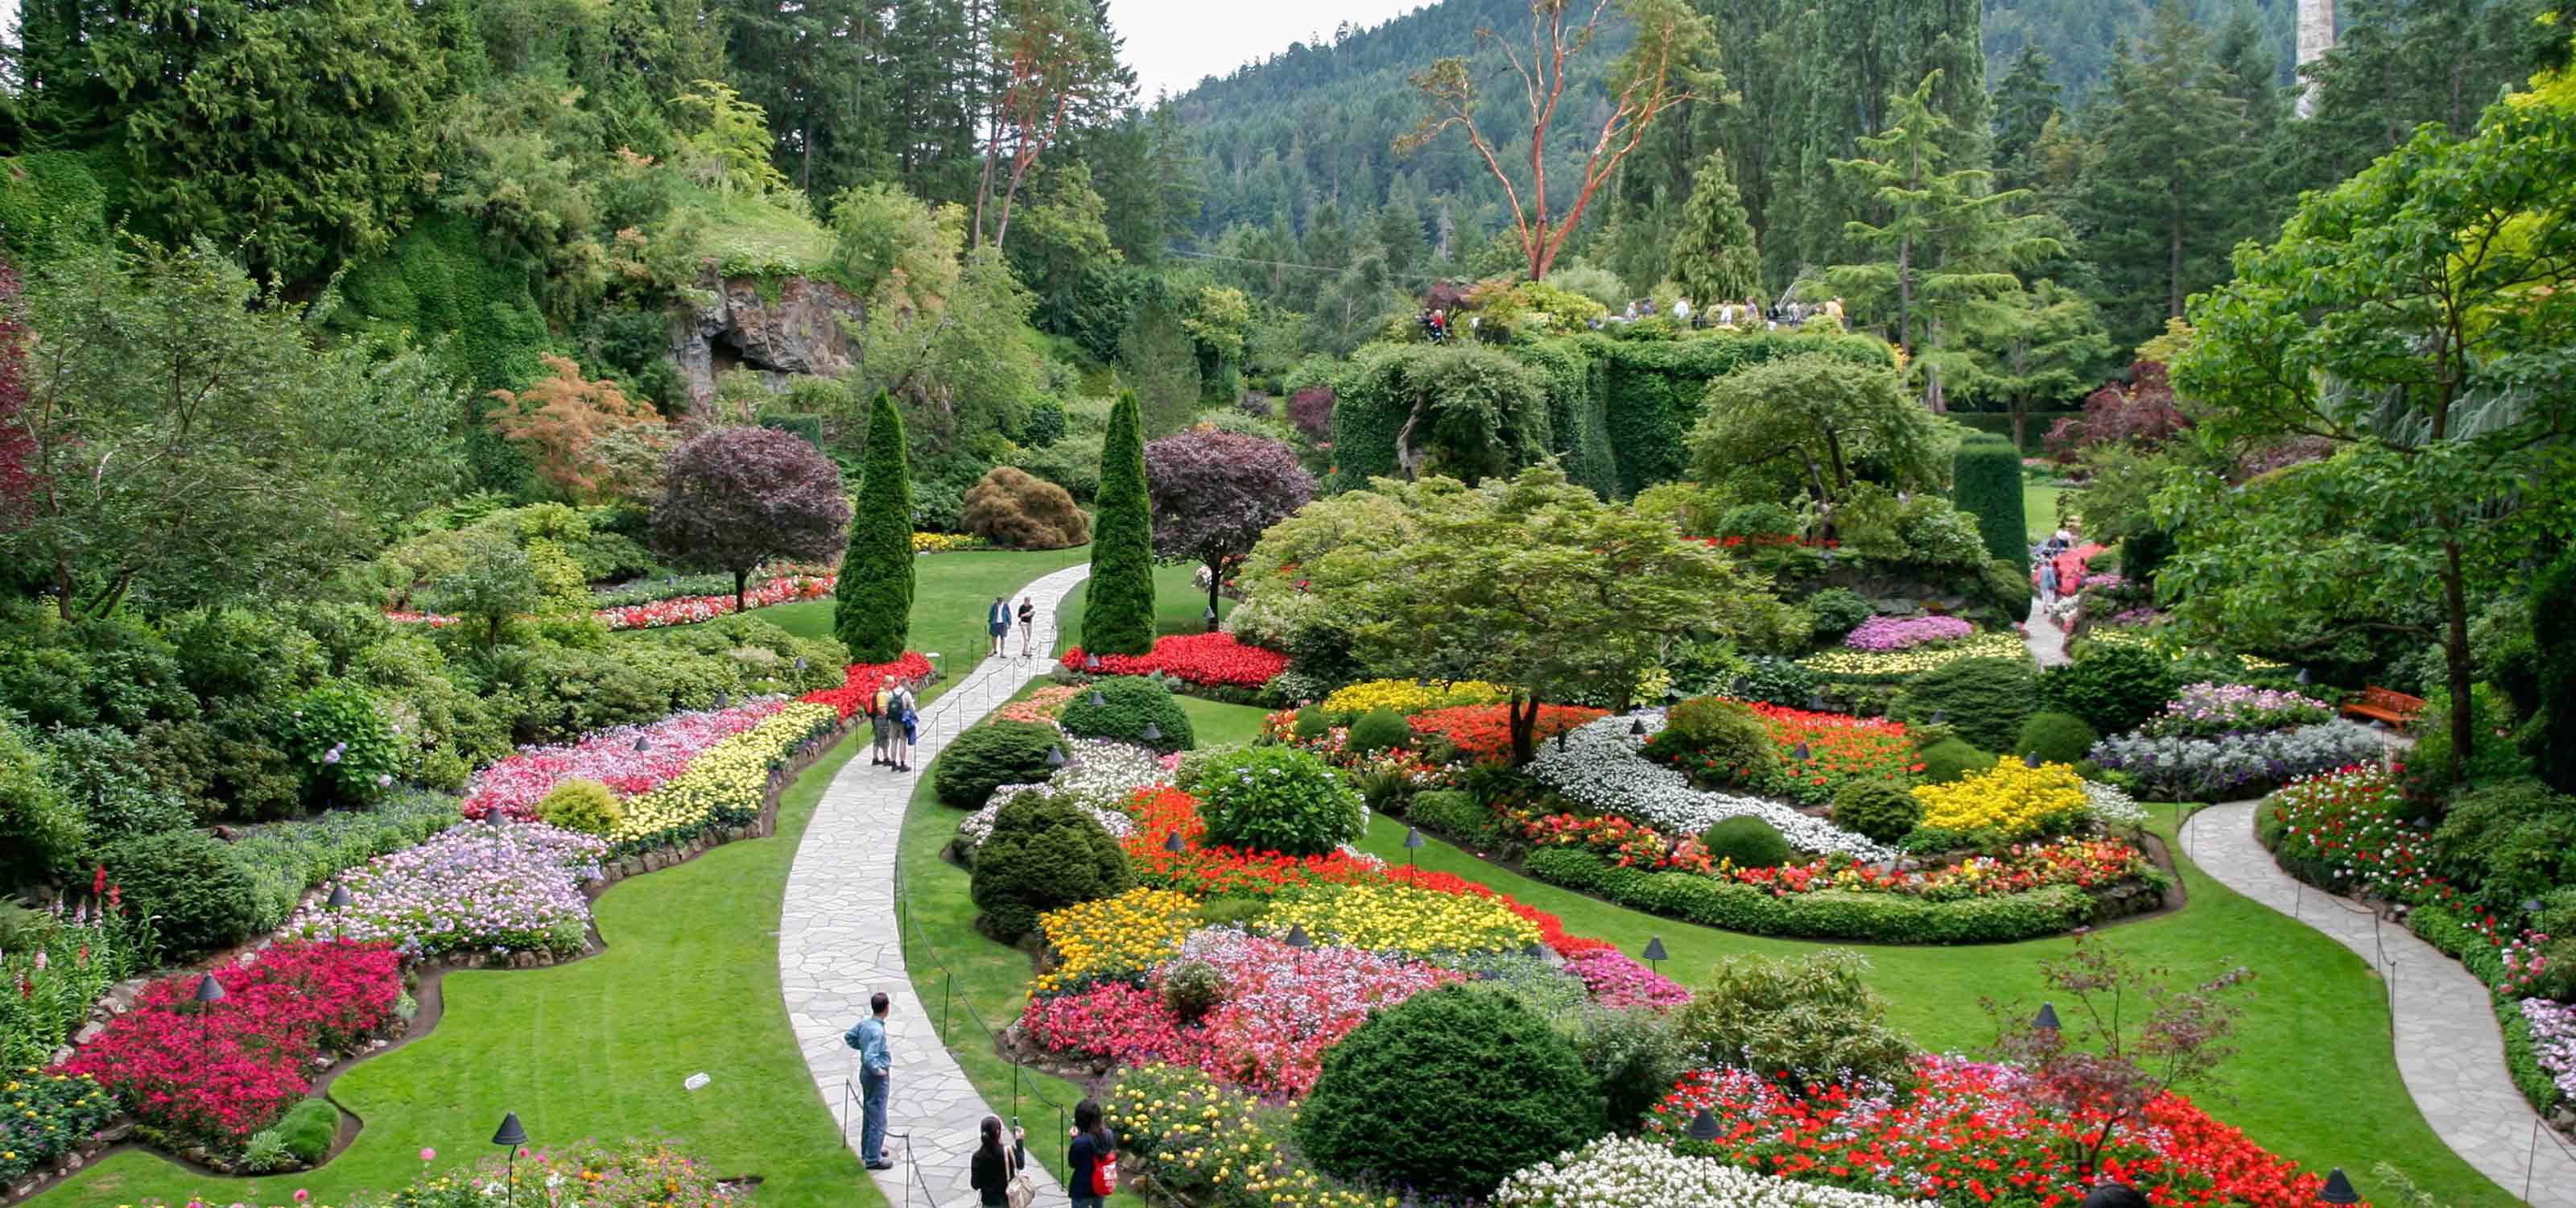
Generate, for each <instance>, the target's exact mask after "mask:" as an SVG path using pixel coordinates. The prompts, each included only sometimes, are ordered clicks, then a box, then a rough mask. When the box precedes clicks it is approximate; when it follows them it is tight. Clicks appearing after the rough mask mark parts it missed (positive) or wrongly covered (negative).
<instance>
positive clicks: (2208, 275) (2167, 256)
mask: <svg viewBox="0 0 2576 1208" xmlns="http://www.w3.org/2000/svg"><path fill="white" fill-rule="evenodd" d="M2211 55H2212V48H2211V40H2210V37H2209V35H2208V34H2207V33H2206V32H2204V31H2202V30H2201V29H2200V28H2199V27H2198V26H2196V25H2193V24H2192V21H2191V14H2190V13H2189V11H2188V10H2186V9H2185V8H2184V7H2183V3H2182V0H2166V3H2165V4H2164V6H2163V7H2162V8H2160V9H2158V10H2157V11H2156V19H2155V26H2154V28H2153V30H2152V31H2151V33H2150V36H2149V38H2148V40H2147V42H2146V44H2145V45H2144V46H2142V47H2140V48H2138V50H2136V51H2135V52H2132V51H2131V50H2130V49H2129V48H2128V47H2127V46H2125V45H2123V46H2121V47H2120V48H2118V49H2117V50H2116V51H2115V52H2114V53H2113V55H2112V60H2111V98H2110V101H2109V104H2108V105H2107V106H2106V107H2105V109H2104V110H2103V125H2102V128H2101V132H2100V134H2099V141H2100V143H2101V155H2100V157H2099V158H2098V159H2097V160H2095V161H2094V163H2093V164H2092V166H2091V168H2090V170H2089V171H2087V172H2086V174H2085V179H2084V182H2083V184H2082V185H2081V186H2080V187H2079V189H2078V198H2077V217H2078V223H2079V225H2080V226H2082V227H2083V228H2084V229H2086V230H2087V231H2089V232H2090V235H2089V236H2088V237H2087V239H2086V244H2085V248H2086V251H2087V253H2088V254H2089V255H2090V257H2091V259H2092V262H2093V265H2094V268H2095V270H2096V271H2097V272H2099V273H2100V275H2101V282H2102V286H2103V290H2102V292H2103V294H2104V296H2105V298H2104V306H2103V313H2104V319H2105V321H2106V322H2107V323H2108V324H2109V325H2110V328H2111V332H2112V335H2113V336H2114V337H2116V338H2118V339H2120V340H2121V341H2123V342H2125V343H2131V344H2134V343H2136V342H2138V341H2140V340H2143V339H2146V338H2147V337H2149V336H2152V335H2154V334H2155V333H2156V332H2158V331H2161V330H2163V329H2164V323H2165V320H2166V319H2168V318H2180V317H2182V303H2183V299H2184V298H2186V297H2189V296H2190V295H2191V294H2192V293H2193V292H2195V291H2198V290H2202V289H2206V288H2208V287H2210V286H2212V285H2215V284H2217V283H2219V282H2221V281H2223V280H2225V279H2226V278H2227V249H2228V248H2229V247H2231V246H2233V245H2232V244H2230V243H2228V242H2227V240H2229V239H2231V238H2233V236H2232V235H2231V234H2230V232H2232V231H2236V230H2240V229H2242V224H2241V223H2240V222H2239V220H2238V210H2239V208H2240V206H2241V204H2242V200H2243V198H2242V195H2241V193H2240V192H2239V191H2238V190H2237V188H2236V187H2235V186H2234V185H2233V184H2232V183H2231V181H2230V173H2231V171H2232V170H2234V169H2238V168H2241V167H2242V166H2243V165H2242V163H2241V162H2240V161H2241V157H2242V154H2243V153H2242V151H2241V149H2240V148H2241V146H2242V144H2241V138H2242V135H2243V132H2244V125H2245V119H2244V106H2243V105H2241V104H2239V103H2237V102H2235V101H2233V100H2231V99H2229V97H2228V96H2227V94H2226V93H2225V92H2223V91H2221V90H2220V89H2219V87H2218V83H2219V80H2220V77H2221V74H2222V73H2220V72H2219V71H2218V69H2217V66H2216V64H2215V63H2214V62H2213V61H2212V57H2211Z"/></svg>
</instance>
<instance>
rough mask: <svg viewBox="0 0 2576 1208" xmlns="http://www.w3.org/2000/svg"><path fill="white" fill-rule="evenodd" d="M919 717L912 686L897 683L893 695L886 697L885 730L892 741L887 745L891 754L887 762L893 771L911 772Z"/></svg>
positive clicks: (917, 737) (917, 738)
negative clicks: (886, 729) (913, 746)
mask: <svg viewBox="0 0 2576 1208" xmlns="http://www.w3.org/2000/svg"><path fill="white" fill-rule="evenodd" d="M920 716H921V714H920V712H919V710H918V709H917V708H916V706H915V704H914V697H913V695H912V685H910V684H908V683H903V682H901V681H897V682H896V683H895V686H894V692H893V694H892V695H890V696H888V697H886V721H887V723H888V725H887V728H888V729H889V730H890V731H892V733H891V735H890V737H891V738H892V739H893V742H892V743H891V744H889V745H890V746H892V748H893V752H892V754H891V756H890V757H889V758H888V760H887V762H889V763H891V764H893V765H894V770H895V771H898V772H909V771H911V770H912V744H913V743H914V742H916V741H919V730H918V729H917V728H916V727H917V724H918V719H919V718H920Z"/></svg>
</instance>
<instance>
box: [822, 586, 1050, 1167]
mask: <svg viewBox="0 0 2576 1208" xmlns="http://www.w3.org/2000/svg"><path fill="white" fill-rule="evenodd" d="M1090 573H1091V567H1090V566H1089V565H1087V564H1086V565H1082V566H1074V567H1068V568H1066V569H1064V570H1060V571H1056V572H1055V573H1053V574H1050V575H1047V576H1045V577H1043V578H1040V579H1038V580H1037V581H1035V582H1033V583H1030V584H1029V585H1028V586H1027V587H1025V588H1023V589H1021V590H1020V591H1015V592H1012V593H1011V604H1012V606H1013V607H1015V608H1016V607H1017V606H1018V605H1019V600H1020V597H1021V596H1023V595H1026V596H1028V597H1030V598H1031V599H1032V600H1034V601H1035V602H1036V603H1037V615H1038V622H1037V628H1038V632H1037V635H1036V637H1037V640H1036V642H1035V644H1034V646H1033V647H1032V648H1033V649H1034V650H1037V651H1040V652H1046V651H1051V650H1052V649H1053V644H1054V641H1055V637H1056V622H1055V616H1056V606H1057V604H1058V603H1060V602H1061V601H1062V600H1063V599H1064V594H1065V593H1066V592H1068V591H1070V590H1072V589H1073V586H1074V585H1075V584H1077V583H1080V582H1082V580H1083V579H1084V578H1085V577H1086V576H1088V575H1089V574H1090ZM1019 638H1020V635H1019V634H1018V633H1017V632H1016V631H1015V632H1013V633H1012V634H1011V647H1012V649H1015V650H1016V649H1017V648H1018V647H1019ZM942 653H943V654H944V655H945V656H946V657H945V659H944V660H943V661H944V662H948V663H950V664H952V665H953V664H955V663H957V662H961V661H963V659H964V658H966V657H970V656H971V654H972V652H971V651H955V650H952V651H943V652H942ZM1052 666H1053V664H1052V663H1051V662H1050V661H1049V660H1048V658H1047V655H1046V654H1045V653H1039V654H1037V655H1035V656H1033V657H1031V658H1028V659H1025V660H1022V659H1016V658H988V659H986V660H984V661H983V662H982V663H981V664H979V665H975V666H974V667H973V668H972V670H971V672H968V673H966V674H964V675H963V676H962V677H961V678H959V679H958V680H957V681H956V682H955V683H954V685H953V686H951V687H950V688H949V689H948V691H946V692H944V693H942V694H941V695H940V697H939V699H938V700H936V701H934V702H932V703H931V705H930V706H929V707H928V708H925V709H923V710H922V711H921V722H920V725H919V733H920V736H921V737H920V741H919V742H917V743H915V744H914V750H913V756H912V767H913V770H912V771H911V772H909V773H896V772H892V771H888V770H887V769H885V768H881V767H877V766H875V765H872V764H870V763H869V762H868V761H867V760H865V759H853V760H851V761H850V762H849V763H848V764H846V765H844V766H843V767H842V769H841V772H840V774H839V775H838V776H835V777H834V778H833V780H832V785H831V787H830V788H829V789H826V790H825V791H824V793H823V799H822V801H821V802H820V803H819V804H817V805H816V806H815V809H814V820H813V822H812V823H810V824H809V825H807V827H806V828H805V838H804V840H803V842H802V844H801V845H800V846H798V847H797V849H796V864H795V867H794V868H793V869H792V870H791V871H790V872H789V873H788V876H787V897H786V902H785V905H784V907H783V908H782V909H781V910H780V912H779V913H780V918H779V932H778V975H779V981H780V983H781V988H782V989H783V991H784V992H785V997H786V999H787V1018H788V1022H789V1024H790V1026H792V1027H793V1028H794V1029H795V1030H796V1043H797V1047H798V1048H800V1049H802V1050H803V1051H804V1053H805V1065H806V1067H807V1068H808V1069H810V1070H812V1071H813V1074H814V1086H815V1089H816V1090H818V1091H820V1092H821V1093H822V1096H823V1102H824V1103H826V1104H828V1105H829V1106H830V1107H831V1111H832V1116H833V1118H834V1119H835V1120H838V1121H840V1122H841V1124H842V1125H843V1126H844V1129H845V1131H846V1132H847V1133H848V1135H849V1139H850V1148H851V1151H852V1152H854V1153H855V1152H857V1149H858V1145H859V1125H860V1110H859V1104H858V1100H857V1096H856V1093H855V1091H854V1090H853V1089H852V1087H853V1086H854V1085H855V1083H856V1082H857V1078H858V1062H857V1056H858V1054H857V1053H856V1052H854V1051H853V1050H851V1049H850V1047H849V1046H848V1045H846V1044H844V1043H842V1041H841V1034H842V1033H843V1032H845V1031H847V1030H849V1028H850V1025H852V1024H855V1023H857V1022H858V1021H859V1020H860V1019H862V1018H865V1017H866V1015H867V1013H868V996H869V995H871V994H873V993H875V992H877V991H879V990H882V991H885V992H886V993H887V994H889V995H892V996H893V998H894V1005H893V1010H892V1011H891V1012H890V1013H889V1015H888V1019H887V1024H886V1032H887V1039H888V1043H889V1046H890V1047H891V1048H892V1049H893V1051H894V1081H893V1089H892V1091H891V1092H890V1095H889V1098H888V1101H887V1112H886V1131H887V1137H886V1149H885V1156H886V1158H887V1159H888V1160H889V1161H892V1162H893V1163H895V1166H894V1169H892V1170H881V1171H877V1172H875V1174H876V1180H877V1187H878V1188H879V1189H880V1190H882V1191H884V1192H885V1195H886V1199H887V1200H889V1201H890V1202H892V1203H893V1204H894V1205H896V1208H906V1206H909V1208H950V1206H952V1205H961V1204H973V1203H974V1202H975V1193H974V1191H973V1189H972V1188H971V1187H969V1185H968V1183H967V1159H968V1157H969V1156H970V1155H971V1154H973V1153H974V1150H975V1146H976V1145H977V1143H978V1134H977V1129H978V1128H979V1126H980V1125H981V1124H982V1122H983V1119H984V1117H985V1116H988V1115H998V1116H1001V1117H1003V1119H1004V1120H1005V1121H1008V1119H1009V1118H1010V1116H1009V1112H1008V1111H1007V1110H1003V1111H995V1110H993V1109H992V1108H990V1107H987V1106H986V1105H985V1103H984V1100H983V1098H982V1097H981V1096H979V1095H977V1094H976V1093H975V1087H974V1084H972V1083H970V1082H968V1081H967V1080H966V1075H965V1073H964V1071H962V1070H960V1069H958V1068H957V1061H956V1059H955V1058H954V1057H951V1056H950V1055H949V1053H948V1050H947V1049H946V1047H944V1046H943V1045H941V1043H940V1040H939V1035H938V1031H937V1027H936V1021H934V1020H933V1019H932V1018H931V1017H930V1012H929V1010H927V1009H925V1008H924V1007H923V1004H922V1003H921V1001H920V999H919V998H917V997H916V996H915V995H914V994H913V992H912V979H911V977H910V976H909V975H908V974H907V973H906V972H905V969H904V962H903V944H902V943H901V942H900V941H899V939H898V937H897V932H896V923H895V912H894V893H895V882H894V872H895V850H896V846H897V840H898V839H899V838H900V836H901V833H902V830H903V814H904V808H905V807H906V806H907V805H909V804H910V803H911V800H912V792H913V788H914V786H915V785H916V784H917V783H918V782H919V780H920V777H921V774H922V772H923V770H924V769H927V768H928V767H929V766H930V760H931V758H932V757H933V756H935V755H937V754H938V753H939V749H940V747H941V746H943V745H944V744H945V743H946V742H947V741H948V740H950V739H953V738H955V737H956V736H957V735H958V734H959V733H960V732H962V731H964V730H965V729H966V728H967V727H969V726H972V725H974V724H975V723H976V722H977V721H979V720H981V719H982V718H983V717H984V715H985V714H986V713H988V712H991V711H992V710H993V709H995V708H998V707H1000V706H1001V705H1002V703H1003V702H1005V701H1008V700H1009V699H1010V698H1011V694H1012V693H1014V692H1017V691H1018V690H1019V689H1020V686H1021V685H1023V684H1025V683H1027V682H1028V681H1029V680H1031V679H1033V678H1035V677H1037V676H1039V675H1043V674H1045V673H1046V672H1047V671H1048V670H1049V669H1050V668H1051V667H1052ZM962 1017H963V1016H962V1014H961V1016H960V1018H961V1019H962ZM959 1026H966V1025H962V1024H961V1025H959ZM1054 1120H1055V1113H1053V1112H1048V1113H1046V1116H1045V1118H1044V1120H1043V1121H1041V1120H1040V1119H1039V1118H1038V1117H1037V1116H1036V1115H1030V1116H1029V1117H1027V1120H1026V1123H1027V1124H1028V1126H1029V1149H1030V1151H1031V1153H1030V1156H1031V1157H1032V1158H1034V1157H1035V1156H1036V1150H1037V1148H1038V1147H1039V1146H1040V1145H1042V1144H1049V1143H1052V1142H1053V1140H1054V1138H1053V1137H1051V1136H1049V1135H1048V1134H1049V1133H1050V1132H1051V1131H1052V1130H1053V1129H1054V1127H1055V1123H1054ZM906 1134H909V1139H908V1140H907V1139H906ZM1029 1173H1030V1174H1031V1175H1032V1176H1033V1177H1035V1179H1036V1180H1037V1183H1038V1203H1040V1204H1049V1203H1053V1204H1061V1203H1063V1202H1065V1196H1064V1192H1063V1191H1062V1190H1060V1189H1059V1188H1058V1187H1057V1186H1056V1183H1055V1179H1054V1178H1053V1177H1052V1176H1051V1175H1049V1174H1048V1173H1047V1171H1046V1169H1045V1168H1044V1167H1043V1166H1040V1165H1038V1164H1036V1163H1035V1162H1034V1161H1032V1162H1031V1163H1030V1167H1029Z"/></svg>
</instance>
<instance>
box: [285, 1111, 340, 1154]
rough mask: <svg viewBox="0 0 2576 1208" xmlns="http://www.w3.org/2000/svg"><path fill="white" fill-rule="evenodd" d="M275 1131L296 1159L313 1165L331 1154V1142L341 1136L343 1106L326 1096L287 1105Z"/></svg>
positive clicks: (287, 1150)
mask: <svg viewBox="0 0 2576 1208" xmlns="http://www.w3.org/2000/svg"><path fill="white" fill-rule="evenodd" d="M276 1132H277V1134H278V1136H279V1137H281V1138H283V1139H284V1140H285V1142H286V1152H288V1153H290V1154H293V1155H295V1160H296V1161H299V1162H302V1163H304V1164H305V1165H307V1166H310V1165H313V1164H314V1163H316V1162H319V1161H321V1160H322V1159H323V1158H325V1157H328V1156H329V1155H330V1153H331V1142H332V1141H334V1140H337V1139H338V1138H339V1136H340V1109H339V1108H337V1107H334V1106H332V1105H331V1102H330V1101H329V1100H327V1099H307V1100H304V1101H303V1102H301V1103H298V1104H296V1105H295V1106H294V1107H292V1108H289V1109H287V1112H286V1118H285V1119H283V1120H280V1121H278V1122H277V1127H276Z"/></svg>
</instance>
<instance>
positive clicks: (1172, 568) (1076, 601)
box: [1057, 546, 1234, 646]
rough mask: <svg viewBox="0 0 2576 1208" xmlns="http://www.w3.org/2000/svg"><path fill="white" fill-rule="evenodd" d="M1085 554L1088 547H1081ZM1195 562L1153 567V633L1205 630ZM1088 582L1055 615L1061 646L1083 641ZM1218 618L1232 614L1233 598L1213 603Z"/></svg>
mask: <svg viewBox="0 0 2576 1208" xmlns="http://www.w3.org/2000/svg"><path fill="white" fill-rule="evenodd" d="M1083 549H1084V552H1085V554H1086V556H1087V554H1088V552H1089V550H1090V547H1089V546H1085V547H1083ZM1197 573H1198V565H1197V564H1196V563H1191V564H1189V565H1186V566H1182V565H1174V564H1171V563H1156V564H1155V566H1154V632H1156V633H1204V632H1206V631H1207V591H1206V589H1204V588H1201V587H1199V586H1198V585H1196V584H1194V583H1192V582H1191V581H1190V577H1191V576H1192V575H1195V574H1197ZM1090 587H1091V584H1090V582H1089V581H1088V580H1086V581H1084V582H1083V583H1081V584H1079V585H1077V586H1075V587H1074V589H1073V590H1072V591H1071V592H1070V593H1068V594H1066V596H1065V598H1064V607H1063V609H1062V610H1061V611H1060V612H1059V613H1058V614H1057V615H1059V616H1061V617H1062V618H1063V619H1064V643H1063V644H1064V645H1066V646H1074V645H1079V644H1081V642H1082V602H1083V599H1084V598H1085V596H1086V594H1087V593H1088V591H1089V589H1090ZM1216 615H1217V619H1218V620H1219V621H1222V620H1224V619H1225V618H1227V617H1229V616H1232V615H1234V601H1232V600H1227V599H1223V598H1220V599H1218V601H1217V605H1216Z"/></svg>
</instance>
